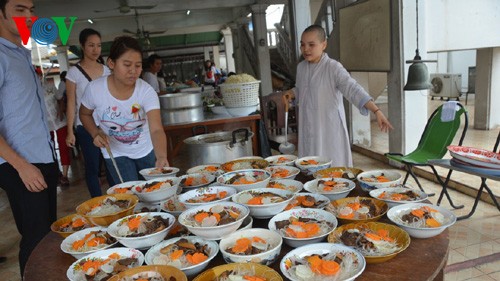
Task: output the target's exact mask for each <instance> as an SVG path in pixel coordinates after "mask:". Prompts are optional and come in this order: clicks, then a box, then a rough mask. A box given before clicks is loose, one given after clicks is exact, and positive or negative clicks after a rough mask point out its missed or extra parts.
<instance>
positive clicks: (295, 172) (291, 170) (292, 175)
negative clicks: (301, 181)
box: [266, 166, 300, 180]
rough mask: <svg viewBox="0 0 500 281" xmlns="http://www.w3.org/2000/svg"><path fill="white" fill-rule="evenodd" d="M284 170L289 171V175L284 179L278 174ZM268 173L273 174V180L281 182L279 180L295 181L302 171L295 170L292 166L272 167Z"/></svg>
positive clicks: (268, 169)
mask: <svg viewBox="0 0 500 281" xmlns="http://www.w3.org/2000/svg"><path fill="white" fill-rule="evenodd" d="M282 170H287V171H288V175H287V176H283V177H282V176H280V175H279V174H278V173H279V172H281V171H282ZM266 171H268V172H269V173H271V178H272V179H276V180H279V179H288V180H293V179H295V177H296V176H297V175H298V174H299V173H300V169H299V168H295V167H292V166H271V167H267V168H266Z"/></svg>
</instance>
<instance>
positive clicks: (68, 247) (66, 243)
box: [61, 226, 118, 259]
mask: <svg viewBox="0 0 500 281" xmlns="http://www.w3.org/2000/svg"><path fill="white" fill-rule="evenodd" d="M99 230H101V231H104V232H106V228H105V227H101V226H96V227H91V228H85V229H82V230H80V231H77V232H75V233H73V234H71V235H70V236H68V237H66V238H65V239H64V240H63V241H62V242H61V250H62V251H63V252H65V253H66V254H70V255H72V256H73V257H75V258H76V259H81V258H83V257H85V256H87V255H89V254H92V253H95V252H97V251H100V250H104V249H107V248H109V247H111V246H113V245H115V244H116V243H118V241H116V240H115V242H114V243H111V244H107V245H106V244H103V245H102V246H101V247H100V248H99V249H95V250H90V251H86V252H80V251H75V250H73V247H72V245H73V242H75V241H77V240H81V239H83V238H84V237H85V235H87V234H88V233H90V232H92V231H99Z"/></svg>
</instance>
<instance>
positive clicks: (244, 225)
mask: <svg viewBox="0 0 500 281" xmlns="http://www.w3.org/2000/svg"><path fill="white" fill-rule="evenodd" d="M252 226H253V218H252V216H247V217H246V218H245V219H244V220H243V223H242V224H241V225H240V228H238V230H242V229H251V228H252Z"/></svg>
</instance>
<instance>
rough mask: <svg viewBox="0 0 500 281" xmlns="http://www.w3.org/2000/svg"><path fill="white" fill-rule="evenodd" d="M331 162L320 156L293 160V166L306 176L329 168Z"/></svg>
mask: <svg viewBox="0 0 500 281" xmlns="http://www.w3.org/2000/svg"><path fill="white" fill-rule="evenodd" d="M331 164H332V160H331V159H328V158H326V157H321V156H306V157H302V158H299V159H297V160H295V166H297V168H299V169H300V170H301V171H302V172H303V173H305V174H307V175H313V174H314V173H315V172H317V171H319V170H323V169H326V168H329V167H330V165H331Z"/></svg>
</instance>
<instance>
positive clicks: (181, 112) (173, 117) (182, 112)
mask: <svg viewBox="0 0 500 281" xmlns="http://www.w3.org/2000/svg"><path fill="white" fill-rule="evenodd" d="M203 118H204V115H203V106H198V107H192V108H182V109H178V110H171V109H168V110H167V109H162V110H161V120H162V123H163V124H164V125H172V124H178V123H189V122H196V121H200V120H203Z"/></svg>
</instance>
